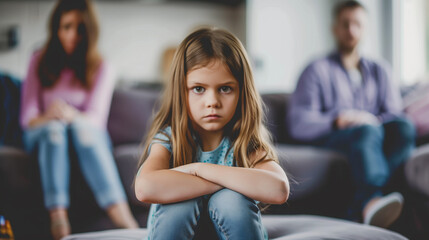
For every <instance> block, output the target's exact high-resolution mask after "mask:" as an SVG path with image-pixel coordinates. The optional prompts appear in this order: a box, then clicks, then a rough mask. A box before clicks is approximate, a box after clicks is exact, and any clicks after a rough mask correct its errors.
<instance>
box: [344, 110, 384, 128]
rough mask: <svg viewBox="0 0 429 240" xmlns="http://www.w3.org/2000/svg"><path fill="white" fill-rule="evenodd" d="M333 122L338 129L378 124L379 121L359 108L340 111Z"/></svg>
mask: <svg viewBox="0 0 429 240" xmlns="http://www.w3.org/2000/svg"><path fill="white" fill-rule="evenodd" d="M335 124H336V126H337V128H338V129H346V128H350V127H357V126H362V125H365V124H367V125H373V126H378V125H380V121H379V120H378V119H377V117H376V116H374V115H373V114H372V113H369V112H366V111H361V110H346V111H343V112H341V113H340V114H339V115H338V117H337V119H336V120H335Z"/></svg>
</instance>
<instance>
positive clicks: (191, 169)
mask: <svg viewBox="0 0 429 240" xmlns="http://www.w3.org/2000/svg"><path fill="white" fill-rule="evenodd" d="M201 164H202V163H190V164H186V165H182V166H179V167H175V168H172V169H171V170H173V171H178V172H182V173H186V174H189V175H193V176H198V168H199V167H200V166H201Z"/></svg>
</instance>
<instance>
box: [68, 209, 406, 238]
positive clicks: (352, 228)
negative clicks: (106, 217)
mask: <svg viewBox="0 0 429 240" xmlns="http://www.w3.org/2000/svg"><path fill="white" fill-rule="evenodd" d="M262 222H263V224H264V226H265V227H266V229H267V231H268V237H269V238H270V239H283V240H294V239H296V240H298V239H299V240H314V239H330V240H333V239H338V240H340V239H341V240H343V239H348V240H353V239H356V240H377V239H380V240H381V239H390V240H404V239H406V238H405V237H403V236H401V235H399V234H397V233H394V232H391V231H388V230H385V229H381V228H377V227H372V226H367V225H362V224H358V223H353V222H348V221H344V220H338V219H333V218H327V217H318V216H306V215H302V216H299V215H297V216H270V215H264V216H263V217H262ZM147 234H148V231H147V229H119V230H107V231H101V232H92V233H81V234H73V235H70V236H67V237H65V238H63V240H91V239H118V240H119V239H121V240H142V239H144V237H146V236H147Z"/></svg>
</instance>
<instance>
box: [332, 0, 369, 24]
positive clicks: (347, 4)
mask: <svg viewBox="0 0 429 240" xmlns="http://www.w3.org/2000/svg"><path fill="white" fill-rule="evenodd" d="M356 8H362V9H363V10H365V11H366V8H365V7H364V6H363V5H362V4H361V3H360V2H358V1H354V0H349V1H341V2H339V3H338V4H337V5H336V6H335V7H334V11H333V12H332V15H333V17H334V20H336V19H337V18H338V16H339V15H340V13H341V12H342V11H344V10H346V9H356Z"/></svg>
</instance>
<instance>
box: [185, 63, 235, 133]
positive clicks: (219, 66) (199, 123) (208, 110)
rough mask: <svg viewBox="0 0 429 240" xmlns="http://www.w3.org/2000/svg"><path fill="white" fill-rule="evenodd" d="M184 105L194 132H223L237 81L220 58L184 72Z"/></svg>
mask: <svg viewBox="0 0 429 240" xmlns="http://www.w3.org/2000/svg"><path fill="white" fill-rule="evenodd" d="M186 85H187V91H188V109H189V115H190V118H191V120H192V124H193V127H194V129H195V130H197V132H199V133H200V134H201V133H204V132H212V133H214V132H223V128H224V127H225V125H226V124H227V123H228V122H229V121H231V119H232V117H233V116H234V113H235V109H236V108H237V103H238V98H239V95H240V91H239V84H238V81H237V80H236V79H235V78H234V76H232V74H231V73H230V71H229V69H228V68H227V67H226V66H225V64H223V63H222V62H221V61H212V62H210V63H209V64H208V65H207V66H205V67H202V68H197V69H195V70H191V71H190V72H188V75H187V78H186Z"/></svg>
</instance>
